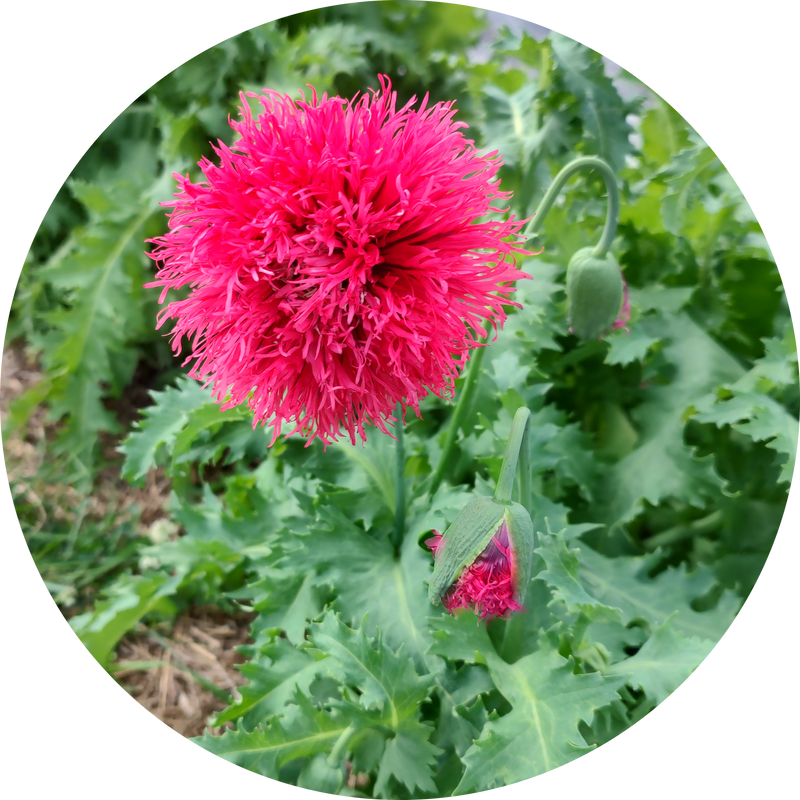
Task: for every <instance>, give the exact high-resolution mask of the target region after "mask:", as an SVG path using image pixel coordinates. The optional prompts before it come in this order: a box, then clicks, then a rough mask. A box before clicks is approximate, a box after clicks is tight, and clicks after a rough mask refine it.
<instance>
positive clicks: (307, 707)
mask: <svg viewBox="0 0 800 800" xmlns="http://www.w3.org/2000/svg"><path fill="white" fill-rule="evenodd" d="M295 702H296V703H297V705H290V706H287V707H286V710H285V712H284V714H283V715H282V716H280V717H278V716H276V717H272V718H271V719H270V720H269V721H268V722H266V723H265V724H264V725H263V726H261V727H260V728H257V729H256V730H254V731H247V730H246V729H245V728H244V727H243V726H242V725H241V724H240V726H239V727H238V728H236V729H234V730H229V731H225V732H224V733H223V734H222V735H221V736H212V735H211V734H209V733H206V734H204V735H203V736H201V737H199V738H197V739H194V741H195V742H196V743H197V744H199V745H200V746H201V747H203V748H205V749H206V750H208V751H210V752H211V753H214V755H218V756H221V757H222V758H224V759H225V760H226V761H230V762H232V763H233V764H237V765H238V766H240V767H245V768H246V769H249V770H252V771H253V772H258V773H260V774H261V775H266V776H267V777H268V778H277V777H278V774H279V771H280V768H281V767H282V766H283V765H284V764H286V763H287V762H289V761H291V760H292V759H295V758H301V757H303V756H313V755H316V754H317V753H325V752H330V750H331V748H332V747H333V745H334V743H335V742H336V740H337V739H338V738H339V737H340V736H341V735H342V733H343V732H344V731H345V730H346V729H347V727H348V725H349V723H350V720H349V719H348V718H347V717H346V716H345V714H344V713H343V712H342V711H341V710H338V709H333V710H325V711H317V710H316V709H315V708H314V707H313V706H312V705H311V703H310V702H309V701H308V700H306V699H305V698H303V696H302V695H296V696H295Z"/></svg>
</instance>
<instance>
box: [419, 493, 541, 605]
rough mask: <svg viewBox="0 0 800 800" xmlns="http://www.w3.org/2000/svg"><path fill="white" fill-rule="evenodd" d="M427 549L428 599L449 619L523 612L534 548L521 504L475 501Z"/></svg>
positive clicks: (528, 523) (532, 537)
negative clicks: (470, 613) (430, 559)
mask: <svg viewBox="0 0 800 800" xmlns="http://www.w3.org/2000/svg"><path fill="white" fill-rule="evenodd" d="M434 534H435V536H433V537H432V538H431V539H428V540H427V541H426V542H425V543H426V544H427V545H428V547H429V548H430V549H431V550H432V551H433V556H434V566H433V575H432V576H431V580H430V583H429V586H428V597H429V599H430V601H431V603H433V604H434V605H437V604H438V602H439V601H440V600H441V601H442V603H443V604H444V607H445V608H446V609H447V610H448V611H449V612H450V613H452V612H453V611H454V610H455V609H457V608H474V610H475V613H476V614H479V615H480V618H481V619H485V618H486V617H489V618H493V617H502V616H506V615H507V614H508V613H510V612H512V611H521V610H522V602H523V600H524V599H525V591H526V589H527V587H528V582H529V581H530V576H531V558H532V556H533V548H534V534H533V523H532V522H531V518H530V514H528V512H527V511H526V510H525V508H524V507H523V506H521V505H520V504H519V503H507V504H503V503H498V502H496V501H495V500H494V499H492V498H491V497H478V498H476V499H475V500H472V501H471V502H470V503H468V504H467V505H466V506H465V507H464V508H463V509H462V510H461V512H460V513H459V514H458V516H457V517H456V518H455V520H454V521H453V524H452V525H451V526H450V527H449V528H448V529H447V530H446V531H445V533H444V536H442V535H440V534H439V533H437V531H434Z"/></svg>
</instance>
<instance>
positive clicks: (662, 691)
mask: <svg viewBox="0 0 800 800" xmlns="http://www.w3.org/2000/svg"><path fill="white" fill-rule="evenodd" d="M713 647H714V642H713V641H711V640H710V639H698V638H697V637H696V636H693V637H691V638H689V639H687V638H686V637H684V636H683V635H682V634H681V633H680V632H679V631H677V630H675V629H674V628H673V626H672V621H671V620H669V619H668V620H667V621H666V622H664V623H663V624H662V625H659V626H658V627H656V628H654V629H653V633H652V635H651V636H650V638H649V639H648V640H647V641H646V642H645V643H644V645H642V647H641V649H640V650H639V652H638V653H636V655H635V656H632V657H631V658H628V659H626V660H625V661H620V662H619V663H618V664H614V666H612V667H609V668H608V669H607V670H606V671H605V674H606V675H618V676H620V677H626V678H627V681H628V683H630V684H631V685H632V686H635V687H637V688H640V689H642V690H643V691H644V692H645V694H647V695H648V697H651V698H652V699H653V700H655V701H656V702H657V703H661V702H663V701H664V700H666V699H667V697H668V696H669V695H670V694H672V692H674V691H675V690H676V689H677V688H678V687H679V686H680V685H681V684H682V683H683V682H684V681H685V680H686V679H687V678H688V677H689V675H691V674H692V672H694V670H695V669H696V668H697V666H698V665H699V664H700V662H701V661H702V660H703V659H704V658H705V657H706V656H707V655H708V654H709V653H710V652H711V650H712V649H713Z"/></svg>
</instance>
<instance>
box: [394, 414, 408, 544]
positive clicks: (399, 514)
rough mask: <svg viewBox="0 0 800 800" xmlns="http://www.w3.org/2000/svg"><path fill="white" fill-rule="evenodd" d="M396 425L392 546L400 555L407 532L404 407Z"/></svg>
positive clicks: (398, 415)
mask: <svg viewBox="0 0 800 800" xmlns="http://www.w3.org/2000/svg"><path fill="white" fill-rule="evenodd" d="M395 413H396V415H397V422H396V423H395V426H394V428H395V437H396V439H397V441H396V443H395V487H394V536H393V537H392V544H393V545H394V550H395V554H397V555H400V546H401V545H402V544H403V536H405V532H406V449H405V432H404V430H403V406H402V404H398V406H397V411H396V412H395Z"/></svg>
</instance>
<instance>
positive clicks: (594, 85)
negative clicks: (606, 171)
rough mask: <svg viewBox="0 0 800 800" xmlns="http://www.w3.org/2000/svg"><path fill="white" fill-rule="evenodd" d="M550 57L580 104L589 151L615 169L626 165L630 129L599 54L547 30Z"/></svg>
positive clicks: (622, 105)
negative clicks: (590, 149) (551, 50)
mask: <svg viewBox="0 0 800 800" xmlns="http://www.w3.org/2000/svg"><path fill="white" fill-rule="evenodd" d="M550 42H551V44H552V47H553V56H554V58H555V60H556V63H557V64H558V65H559V66H560V67H561V69H562V70H563V75H564V83H565V84H566V86H567V88H568V89H569V91H570V92H572V94H574V95H575V97H576V98H577V99H578V102H579V103H580V105H581V112H582V117H583V124H584V126H585V131H586V133H587V134H588V135H589V137H591V142H592V152H593V153H596V154H597V155H599V156H600V157H601V158H604V159H605V160H606V161H608V163H609V164H611V166H612V167H613V168H614V169H615V170H617V171H618V170H620V169H622V168H623V166H624V165H625V156H626V155H627V154H628V153H630V152H631V151H632V150H633V146H632V145H631V143H630V140H629V138H628V137H629V136H630V134H631V133H632V130H633V129H632V128H631V126H630V125H629V124H628V122H627V120H626V119H625V116H626V115H625V106H624V104H623V102H622V99H621V98H620V96H619V94H618V92H617V90H616V88H615V87H614V84H613V83H612V81H611V79H610V78H609V77H608V76H607V75H606V74H605V69H604V67H603V61H602V59H601V58H600V56H599V54H597V53H595V52H594V51H592V50H589V49H588V48H587V47H584V46H583V45H582V44H579V43H578V42H576V41H574V40H573V39H570V38H568V37H566V36H562V35H561V34H559V33H555V32H551V33H550Z"/></svg>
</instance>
